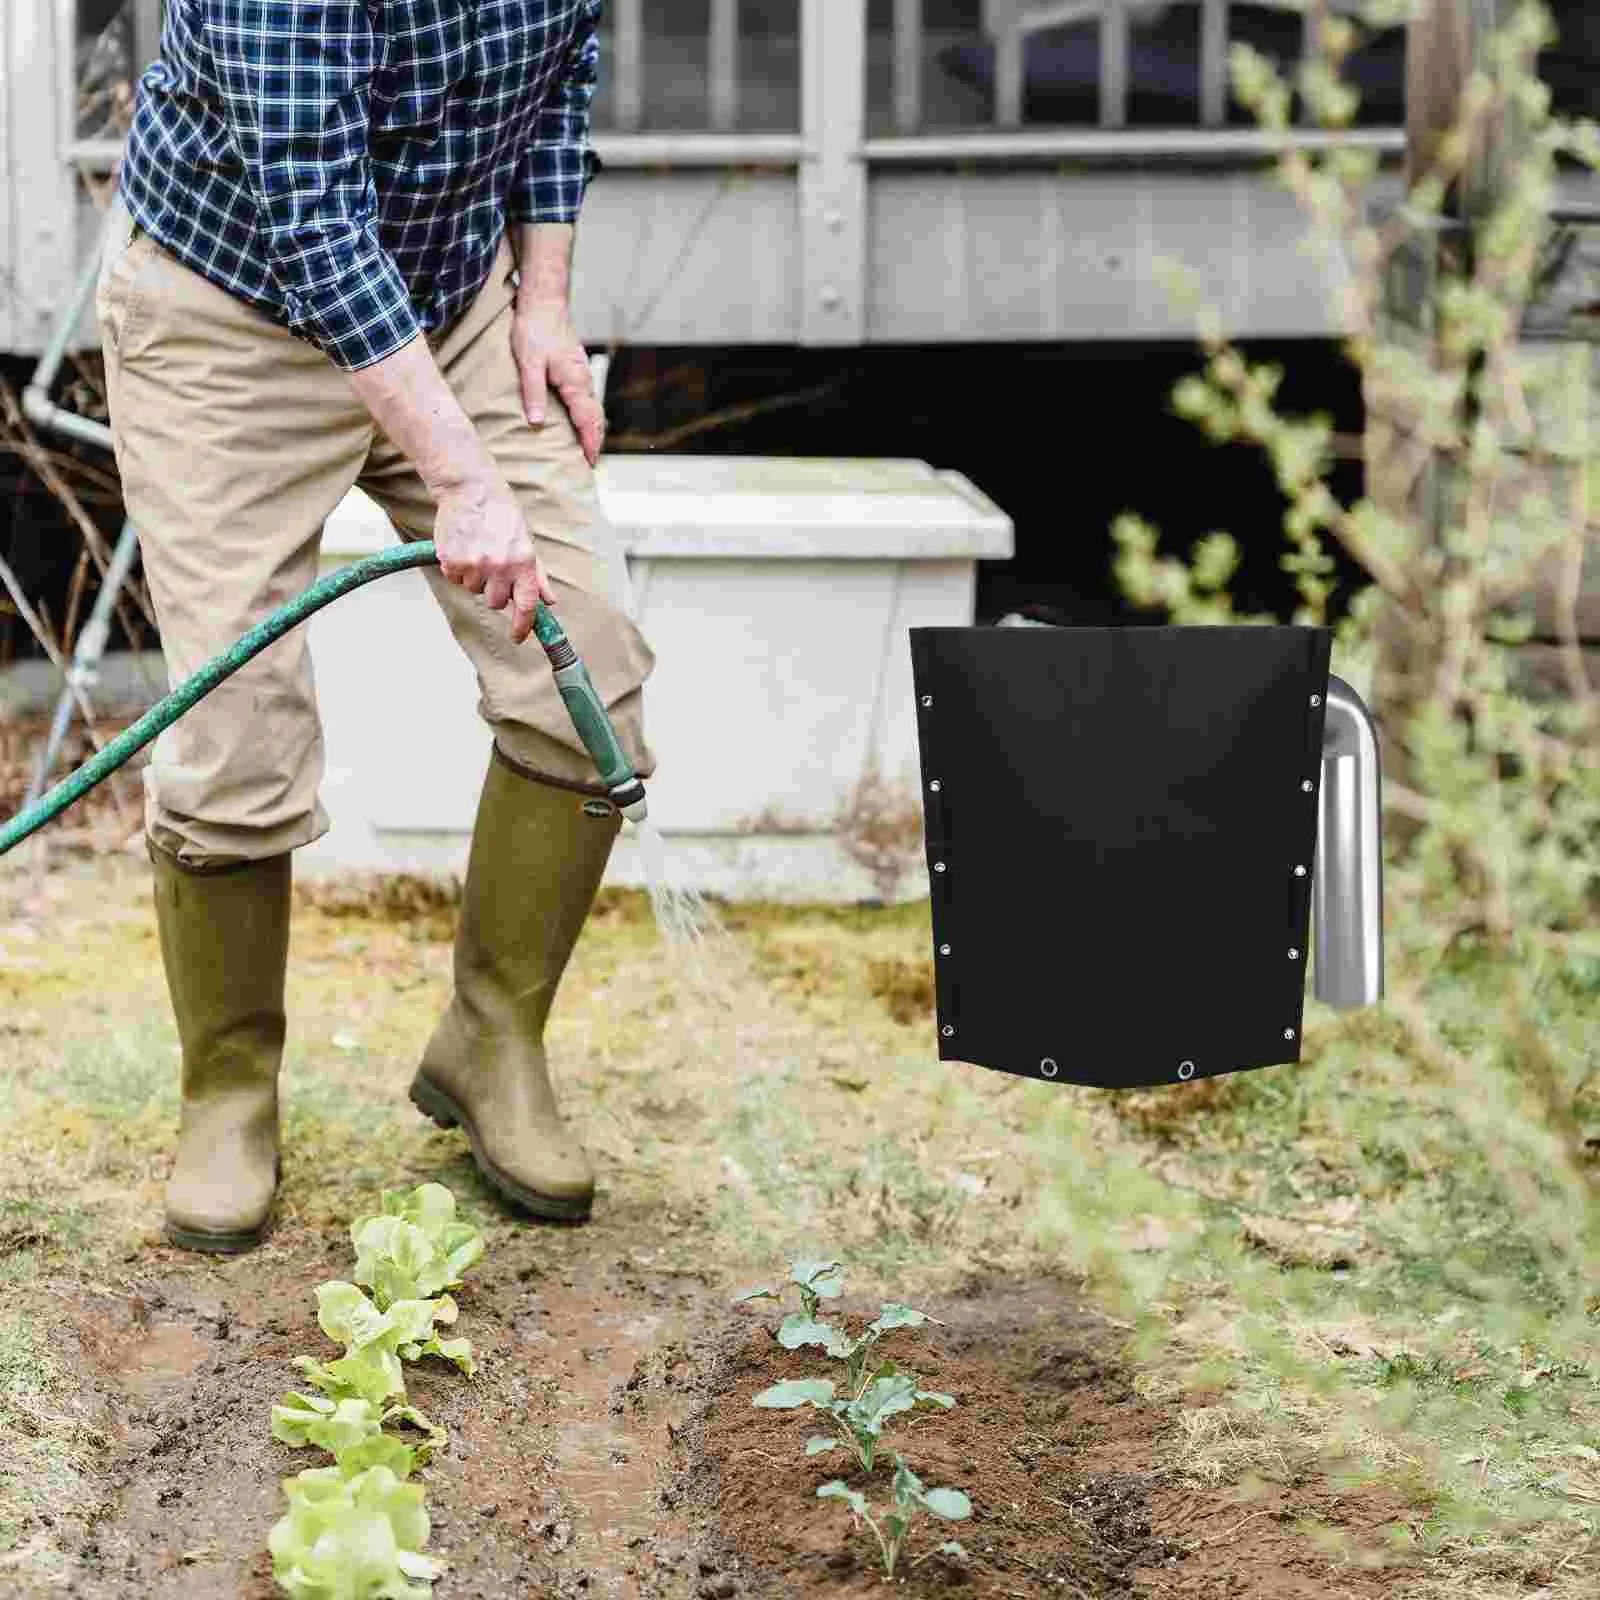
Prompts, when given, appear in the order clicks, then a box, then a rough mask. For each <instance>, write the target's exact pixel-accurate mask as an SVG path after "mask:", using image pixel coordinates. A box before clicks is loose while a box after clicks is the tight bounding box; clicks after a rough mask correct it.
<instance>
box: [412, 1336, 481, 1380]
mask: <svg viewBox="0 0 1600 1600" xmlns="http://www.w3.org/2000/svg"><path fill="white" fill-rule="evenodd" d="M421 1353H422V1354H423V1355H425V1356H438V1357H439V1358H440V1359H441V1360H443V1361H451V1362H454V1363H455V1365H456V1366H457V1367H459V1368H460V1369H461V1371H462V1372H463V1373H464V1374H465V1375H466V1376H467V1377H469V1378H470V1377H471V1376H472V1375H473V1373H474V1372H476V1371H477V1367H476V1365H475V1364H474V1362H473V1359H472V1341H471V1340H470V1339H427V1340H424V1341H423V1344H422V1346H421Z"/></svg>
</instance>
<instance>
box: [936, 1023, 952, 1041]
mask: <svg viewBox="0 0 1600 1600" xmlns="http://www.w3.org/2000/svg"><path fill="white" fill-rule="evenodd" d="M955 1031H956V1030H955V1029H954V1028H953V1027H951V1026H950V1024H949V1023H948V1022H947V1023H945V1025H944V1026H943V1027H942V1028H941V1029H940V1030H939V1032H940V1033H942V1034H943V1035H944V1036H945V1038H947V1039H948V1038H949V1037H950V1036H951V1034H953V1033H954V1032H955Z"/></svg>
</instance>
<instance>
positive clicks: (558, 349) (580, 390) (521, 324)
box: [511, 304, 606, 467]
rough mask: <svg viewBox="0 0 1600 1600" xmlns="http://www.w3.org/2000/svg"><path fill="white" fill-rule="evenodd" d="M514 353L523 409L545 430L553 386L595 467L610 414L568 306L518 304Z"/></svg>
mask: <svg viewBox="0 0 1600 1600" xmlns="http://www.w3.org/2000/svg"><path fill="white" fill-rule="evenodd" d="M511 352H512V354H513V355H514V356H515V357H516V360H517V372H518V374H519V375H520V377H521V380H522V410H523V414H524V415H525V416H526V417H527V419H528V421H529V423H530V424H531V425H532V426H534V427H536V428H537V427H540V426H542V425H543V423H544V420H545V415H546V412H547V410H548V408H549V405H550V398H549V391H550V390H551V389H552V388H553V389H554V390H555V391H556V394H557V395H558V396H559V397H560V400H561V403H562V404H563V405H564V406H566V408H567V414H568V415H569V416H570V417H571V418H572V425H573V427H574V428H576V429H577V432H578V442H579V444H581V445H582V446H583V453H584V456H585V457H586V458H587V459H588V462H589V465H590V466H591V467H592V466H593V465H594V464H595V462H596V461H597V460H598V459H599V457H600V446H601V444H602V443H603V441H604V439H605V432H606V414H605V408H604V407H603V406H602V405H601V404H600V401H599V398H598V397H597V396H596V394H595V392H594V379H593V376H592V374H591V373H590V371H589V357H588V355H587V354H586V353H585V352H584V348H583V342H582V341H581V340H580V339H579V338H578V335H577V331H576V330H575V329H574V328H573V326H572V318H571V316H570V314H569V313H568V311H567V308H566V307H565V306H564V305H556V304H536V305H529V306H522V305H519V306H518V307H517V309H516V312H515V314H514V315H513V317H512V322H511Z"/></svg>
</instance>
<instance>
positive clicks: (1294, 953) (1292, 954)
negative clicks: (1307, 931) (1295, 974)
mask: <svg viewBox="0 0 1600 1600" xmlns="http://www.w3.org/2000/svg"><path fill="white" fill-rule="evenodd" d="M1289 959H1290V960H1291V961H1298V960H1299V959H1300V952H1299V951H1298V950H1296V949H1295V947H1294V946H1293V945H1290V946H1289Z"/></svg>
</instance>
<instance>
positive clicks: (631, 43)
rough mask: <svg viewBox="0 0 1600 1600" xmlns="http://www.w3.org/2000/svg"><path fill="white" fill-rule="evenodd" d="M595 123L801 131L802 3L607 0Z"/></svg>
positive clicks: (615, 127)
mask: <svg viewBox="0 0 1600 1600" xmlns="http://www.w3.org/2000/svg"><path fill="white" fill-rule="evenodd" d="M601 27H602V30H603V31H602V33H601V44H600V50H601V58H600V82H599V86H598V88H597V91H596V94H595V103H594V120H595V126H596V127H597V128H599V129H604V130H606V131H608V132H610V131H617V132H640V133H704V132H708V131H711V132H719V133H732V132H739V133H795V132H798V131H799V128H800V0H639V3H638V4H636V5H633V6H629V5H625V4H619V3H618V0H609V3H608V4H607V5H606V7H605V11H604V14H603V20H602V23H601Z"/></svg>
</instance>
